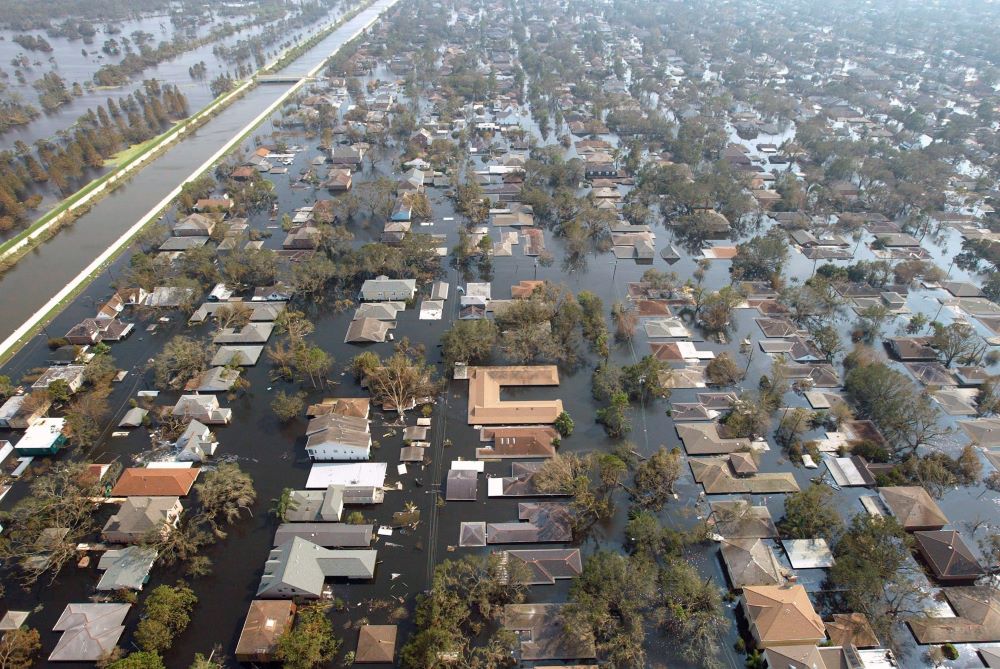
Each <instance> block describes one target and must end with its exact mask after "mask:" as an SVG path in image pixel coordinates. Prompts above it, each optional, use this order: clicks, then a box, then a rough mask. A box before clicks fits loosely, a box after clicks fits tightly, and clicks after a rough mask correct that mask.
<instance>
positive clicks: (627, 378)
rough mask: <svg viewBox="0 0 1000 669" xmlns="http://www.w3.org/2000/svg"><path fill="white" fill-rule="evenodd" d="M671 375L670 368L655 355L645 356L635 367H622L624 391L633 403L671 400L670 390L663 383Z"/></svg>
mask: <svg viewBox="0 0 1000 669" xmlns="http://www.w3.org/2000/svg"><path fill="white" fill-rule="evenodd" d="M669 374H670V366H669V365H667V363H665V362H663V361H662V360H660V359H659V358H657V357H656V356H654V355H647V356H644V357H643V358H642V359H641V360H639V362H637V363H635V364H634V365H626V366H625V367H622V375H621V381H622V389H623V390H624V391H625V393H626V394H627V395H628V398H629V400H630V401H632V402H648V401H650V400H653V399H654V398H663V399H666V398H669V397H670V388H669V387H667V386H666V385H664V383H663V382H662V381H661V379H662V378H664V376H665V375H669Z"/></svg>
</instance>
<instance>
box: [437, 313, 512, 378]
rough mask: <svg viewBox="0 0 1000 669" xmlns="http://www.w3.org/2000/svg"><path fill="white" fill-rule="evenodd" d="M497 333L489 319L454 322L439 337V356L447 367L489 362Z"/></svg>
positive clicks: (495, 327) (494, 325)
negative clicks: (457, 364) (456, 364)
mask: <svg viewBox="0 0 1000 669" xmlns="http://www.w3.org/2000/svg"><path fill="white" fill-rule="evenodd" d="M499 334H500V333H499V331H498V330H497V326H496V324H495V323H494V322H493V321H491V320H489V319H485V318H484V319H480V320H471V321H456V322H455V324H454V325H452V327H451V328H450V329H448V331H447V332H445V333H444V334H443V335H442V336H441V356H442V357H443V358H444V362H445V364H446V365H448V366H449V367H454V365H455V363H456V362H465V363H469V364H476V363H481V362H485V361H486V360H489V358H490V355H491V354H492V353H493V347H494V346H495V345H496V343H497V338H498V337H499Z"/></svg>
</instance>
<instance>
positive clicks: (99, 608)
mask: <svg viewBox="0 0 1000 669" xmlns="http://www.w3.org/2000/svg"><path fill="white" fill-rule="evenodd" d="M131 607H132V605H131V604H93V603H86V604H67V605H66V608H65V609H63V612H62V615H61V616H59V620H57V621H56V624H55V626H54V627H53V628H52V631H53V632H62V636H61V637H59V641H58V642H57V643H56V647H55V648H54V649H53V650H52V653H51V654H49V662H97V661H98V660H102V659H104V658H105V657H107V656H108V654H109V653H111V651H112V650H114V648H115V646H117V645H118V639H120V638H121V636H122V633H123V632H124V631H125V626H124V625H122V622H123V621H124V620H125V616H126V615H127V614H128V611H129V609H130V608H131Z"/></svg>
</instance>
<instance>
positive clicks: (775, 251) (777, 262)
mask: <svg viewBox="0 0 1000 669" xmlns="http://www.w3.org/2000/svg"><path fill="white" fill-rule="evenodd" d="M736 249H737V253H736V257H735V258H733V264H732V273H733V278H736V279H744V280H759V281H771V282H772V283H774V282H775V281H777V279H779V278H780V277H781V270H782V268H783V267H784V264H785V262H786V261H787V260H788V240H787V239H786V238H785V234H784V232H782V231H781V230H780V229H779V228H772V229H771V230H769V231H768V232H767V234H765V235H761V236H757V237H754V238H753V239H751V240H750V241H748V242H746V243H743V244H739V245H738V246H737V247H736Z"/></svg>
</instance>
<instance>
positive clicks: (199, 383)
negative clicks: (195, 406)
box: [184, 367, 240, 393]
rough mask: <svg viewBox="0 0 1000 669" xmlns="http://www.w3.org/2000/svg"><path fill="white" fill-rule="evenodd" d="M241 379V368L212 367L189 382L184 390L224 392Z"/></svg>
mask: <svg viewBox="0 0 1000 669" xmlns="http://www.w3.org/2000/svg"><path fill="white" fill-rule="evenodd" d="M239 380H240V370H238V369H232V368H230V367H212V368H211V369H206V370H205V371H204V372H202V373H201V374H199V375H198V376H196V377H194V378H193V379H191V380H190V381H188V382H187V384H185V386H184V390H187V391H188V392H196V393H224V392H227V391H229V390H232V387H233V386H234V385H236V382H237V381H239Z"/></svg>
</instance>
